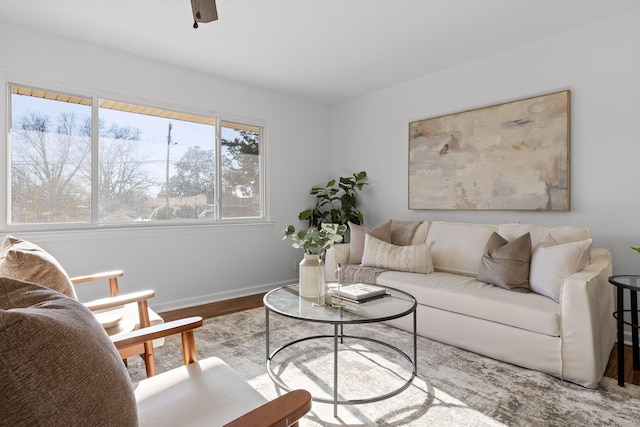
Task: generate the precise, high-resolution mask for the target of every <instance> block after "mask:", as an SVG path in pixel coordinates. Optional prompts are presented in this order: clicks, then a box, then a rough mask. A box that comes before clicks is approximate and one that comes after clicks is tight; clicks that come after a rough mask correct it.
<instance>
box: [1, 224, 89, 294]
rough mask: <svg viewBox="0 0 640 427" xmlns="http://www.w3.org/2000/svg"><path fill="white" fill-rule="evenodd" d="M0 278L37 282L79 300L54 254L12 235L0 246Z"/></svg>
mask: <svg viewBox="0 0 640 427" xmlns="http://www.w3.org/2000/svg"><path fill="white" fill-rule="evenodd" d="M0 276H8V277H14V278H16V279H19V280H24V281H26V282H32V283H37V284H39V285H42V286H46V287H48V288H50V289H53V290H55V291H58V292H61V293H63V294H65V295H66V296H68V297H71V298H73V299H77V296H76V292H75V290H74V289H73V285H72V284H71V280H69V276H68V275H67V273H66V272H65V271H64V269H63V268H62V266H61V265H60V264H59V263H58V261H57V260H56V259H55V258H54V257H53V255H51V254H49V253H48V252H46V251H45V250H44V249H42V248H41V247H40V246H38V245H36V244H34V243H31V242H28V241H26V240H21V239H18V238H15V237H13V236H6V237H5V238H4V241H3V242H2V246H0Z"/></svg>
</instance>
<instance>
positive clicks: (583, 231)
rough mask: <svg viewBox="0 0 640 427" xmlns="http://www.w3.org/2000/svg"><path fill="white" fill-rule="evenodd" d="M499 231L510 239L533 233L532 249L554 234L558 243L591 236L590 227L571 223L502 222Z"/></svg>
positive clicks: (575, 240)
mask: <svg viewBox="0 0 640 427" xmlns="http://www.w3.org/2000/svg"><path fill="white" fill-rule="evenodd" d="M498 233H500V235H501V236H502V237H504V238H505V239H507V240H509V241H511V240H514V239H515V238H517V237H518V236H522V235H523V234H524V233H529V234H531V247H532V249H535V247H536V246H538V245H540V243H542V242H543V241H544V240H545V239H546V238H547V237H548V236H552V237H553V238H554V239H555V241H556V242H558V243H569V242H577V241H580V240H586V239H588V238H590V237H591V236H590V235H589V229H587V228H584V227H574V226H571V225H562V226H558V227H549V226H546V225H538V224H502V225H500V227H499V230H498Z"/></svg>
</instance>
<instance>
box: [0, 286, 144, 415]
mask: <svg viewBox="0 0 640 427" xmlns="http://www.w3.org/2000/svg"><path fill="white" fill-rule="evenodd" d="M0 295H1V297H0V343H2V345H0V384H2V396H3V397H2V399H3V402H2V405H0V406H2V424H6V425H55V426H80V425H86V426H102V425H104V426H106V425H119V426H131V425H136V424H137V413H136V403H135V397H134V394H133V388H132V386H131V382H130V380H129V374H128V372H127V370H126V368H125V367H124V364H123V363H122V359H121V358H120V356H119V355H118V352H117V351H116V348H115V346H114V345H113V343H112V342H111V340H110V339H109V337H108V336H107V334H106V332H105V331H104V329H103V328H102V327H101V326H100V324H99V323H98V322H97V321H96V319H95V318H94V316H93V315H92V314H91V312H90V311H89V310H88V309H87V308H86V307H84V306H83V305H82V304H81V303H79V302H77V301H75V300H74V299H72V298H69V297H67V296H65V295H62V294H61V293H59V292H57V291H53V290H51V289H48V288H45V287H43V286H39V285H36V284H34V283H29V282H24V281H20V280H16V279H12V278H8V277H2V278H0Z"/></svg>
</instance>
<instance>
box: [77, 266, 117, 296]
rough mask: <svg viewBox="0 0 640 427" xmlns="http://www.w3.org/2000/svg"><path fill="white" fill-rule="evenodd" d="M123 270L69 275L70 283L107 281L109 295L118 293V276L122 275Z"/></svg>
mask: <svg viewBox="0 0 640 427" xmlns="http://www.w3.org/2000/svg"><path fill="white" fill-rule="evenodd" d="M123 275H124V272H123V271H122V270H112V271H104V272H100V273H95V274H90V275H88V276H76V277H71V278H70V280H71V283H72V284H74V285H76V284H79V283H87V282H95V281H98V280H108V281H109V293H110V295H111V296H115V295H118V294H119V293H120V289H119V287H118V277H122V276H123Z"/></svg>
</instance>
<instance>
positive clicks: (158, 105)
mask: <svg viewBox="0 0 640 427" xmlns="http://www.w3.org/2000/svg"><path fill="white" fill-rule="evenodd" d="M2 86H3V89H4V94H1V95H3V96H4V99H5V108H6V115H5V120H4V126H5V131H4V132H3V133H4V135H3V138H2V139H1V140H0V151H4V153H5V156H3V157H4V158H5V162H4V172H3V173H1V174H0V186H3V187H4V188H5V197H3V198H1V200H0V230H4V231H7V232H16V231H24V232H32V231H33V232H35V231H49V230H51V231H64V230H97V229H120V228H138V229H144V228H158V227H160V228H163V227H164V228H166V227H198V226H208V227H220V226H237V225H242V224H244V225H250V224H267V223H270V220H269V217H270V213H269V212H270V210H269V199H268V185H267V182H266V177H267V173H266V168H267V150H266V148H267V143H266V141H267V125H266V122H265V121H264V120H260V119H255V118H249V117H246V116H240V115H233V114H224V113H217V112H214V111H213V110H203V109H201V108H197V107H185V106H181V105H177V104H175V103H171V102H167V101H160V100H157V99H146V98H142V97H136V96H132V95H127V96H123V95H122V94H118V93H107V92H101V91H96V90H90V89H79V88H77V87H69V86H65V85H61V84H39V83H33V82H25V81H22V80H21V79H11V80H9V79H7V80H5V81H4V84H3V85H2ZM14 86H15V87H27V88H30V89H34V90H41V91H45V92H53V93H58V94H63V95H70V96H77V97H81V98H86V99H90V100H91V105H90V106H89V107H90V109H91V110H90V111H91V126H92V130H93V129H98V122H99V110H100V108H101V107H100V100H108V101H115V102H122V103H126V104H133V105H136V106H141V107H148V108H154V109H160V110H166V111H169V112H172V113H178V114H187V115H194V116H201V117H204V118H210V119H213V120H214V121H215V141H214V146H215V156H216V158H215V165H216V169H215V174H216V184H215V185H216V192H215V202H214V204H215V210H216V212H215V217H214V218H206V219H199V220H194V221H184V220H182V221H181V220H163V221H140V222H121V223H100V222H99V193H98V186H99V177H98V174H99V168H98V161H99V134H98V132H93V131H92V132H91V138H90V140H91V155H90V157H91V210H90V220H89V222H83V223H37V224H25V223H21V224H9V223H8V220H9V218H10V212H11V209H12V206H11V200H12V199H11V197H12V189H11V178H10V177H11V168H12V164H13V160H12V158H11V151H12V149H11V133H12V129H13V106H12V88H13V87H14ZM53 87H56V89H53ZM222 123H232V124H237V125H245V126H249V127H254V128H257V129H259V139H258V147H259V154H258V156H259V159H258V166H259V172H258V179H259V191H260V198H259V204H260V207H259V209H260V213H261V215H260V216H255V217H232V218H223V217H222V206H221V204H220V203H221V189H222V187H221V185H222V179H223V178H222V164H221V148H222V137H221V133H222V130H221V125H222Z"/></svg>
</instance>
